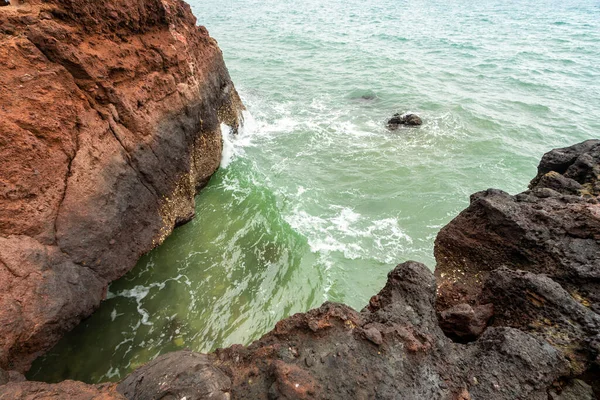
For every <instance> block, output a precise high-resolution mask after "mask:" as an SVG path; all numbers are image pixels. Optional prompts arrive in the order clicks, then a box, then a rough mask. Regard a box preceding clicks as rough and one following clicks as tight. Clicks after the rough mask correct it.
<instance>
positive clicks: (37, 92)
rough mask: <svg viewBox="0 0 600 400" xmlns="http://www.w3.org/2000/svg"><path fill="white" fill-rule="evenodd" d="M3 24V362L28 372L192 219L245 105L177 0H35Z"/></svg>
mask: <svg viewBox="0 0 600 400" xmlns="http://www.w3.org/2000/svg"><path fill="white" fill-rule="evenodd" d="M19 10H20V11H26V13H25V14H23V13H22V12H20V11H19ZM0 27H1V28H0V29H2V31H3V32H5V33H8V34H9V36H3V38H2V41H0V87H1V88H2V89H1V90H0V104H1V107H0V159H2V168H0V182H1V184H0V241H1V242H2V243H1V246H0V293H1V294H0V367H3V368H5V369H17V370H20V371H25V370H26V369H27V368H28V366H29V365H30V363H31V361H32V360H33V359H34V358H35V357H36V356H37V355H39V354H41V353H42V352H43V351H44V350H46V349H48V348H50V347H51V346H52V345H53V344H54V343H56V341H57V340H58V339H59V338H60V337H61V335H62V334H63V333H64V332H66V331H68V330H69V329H72V328H73V327H74V326H75V325H76V324H77V323H78V322H79V321H80V320H81V319H82V318H84V317H86V316H88V315H90V314H91V313H92V312H93V310H94V309H95V308H96V307H97V305H98V304H99V303H100V301H101V299H102V298H103V296H104V295H105V292H106V287H107V285H108V283H109V282H110V281H112V280H114V279H116V278H118V277H120V276H122V275H123V274H124V273H125V272H127V271H128V270H129V269H131V268H132V267H133V266H134V265H135V263H136V262H137V260H138V259H139V257H140V256H141V255H142V254H144V253H146V252H147V251H149V250H150V249H152V248H153V247H155V246H157V245H158V244H160V243H161V242H162V241H163V240H164V238H165V237H166V236H167V235H168V234H169V233H170V232H171V230H172V229H173V227H174V226H175V225H176V224H180V223H182V222H184V221H186V220H189V218H191V216H193V209H194V195H195V193H196V191H197V190H198V188H200V187H201V186H202V185H204V184H206V182H207V181H208V179H209V178H210V176H211V174H212V173H213V172H214V171H215V170H216V169H217V167H218V165H219V162H220V158H221V150H222V141H221V131H220V123H222V122H223V123H227V124H229V125H232V126H234V127H235V126H236V125H237V118H238V112H239V111H240V109H241V107H242V106H241V104H240V101H239V98H238V96H237V93H236V91H235V89H234V87H233V84H232V83H231V80H230V78H229V74H228V72H227V69H226V68H225V65H224V63H223V59H222V55H221V51H220V50H219V48H218V46H217V44H216V42H215V41H214V40H213V39H212V38H210V37H209V36H208V33H207V32H206V29H204V28H202V27H197V26H196V19H195V18H194V16H193V15H192V13H191V10H190V8H189V6H188V5H187V4H185V3H184V2H182V1H180V0H115V1H110V2H108V3H104V4H102V6H101V7H99V6H98V4H97V2H95V1H92V0H48V1H44V2H42V1H39V0H29V1H27V5H26V7H21V6H17V5H15V4H13V5H8V6H7V7H3V9H2V12H1V13H0Z"/></svg>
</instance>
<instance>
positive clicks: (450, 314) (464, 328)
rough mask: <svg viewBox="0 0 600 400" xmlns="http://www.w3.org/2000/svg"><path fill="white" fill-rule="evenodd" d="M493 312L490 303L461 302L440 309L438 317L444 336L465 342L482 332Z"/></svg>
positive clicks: (475, 337)
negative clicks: (473, 305) (473, 304)
mask: <svg viewBox="0 0 600 400" xmlns="http://www.w3.org/2000/svg"><path fill="white" fill-rule="evenodd" d="M493 314H494V307H493V306H492V305H491V304H484V305H480V306H475V307H472V306H471V305H469V304H465V303H462V304H458V305H456V306H454V307H451V308H449V309H447V310H444V311H442V312H441V313H440V314H439V316H438V317H439V318H438V319H439V323H440V327H441V328H442V330H443V331H444V333H445V334H446V336H448V337H449V338H451V339H453V340H455V341H458V342H463V343H466V342H470V341H472V340H475V339H477V338H478V337H479V335H481V334H482V333H483V331H484V330H485V328H486V327H487V323H488V320H489V319H490V318H491V317H492V315H493Z"/></svg>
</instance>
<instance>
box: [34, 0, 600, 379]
mask: <svg viewBox="0 0 600 400" xmlns="http://www.w3.org/2000/svg"><path fill="white" fill-rule="evenodd" d="M191 5H192V10H193V11H194V13H195V15H196V16H197V17H198V21H199V23H200V24H202V25H205V26H206V27H207V28H208V30H209V31H210V33H211V35H212V36H213V37H214V38H216V39H217V40H218V42H219V45H220V48H221V49H222V51H223V55H224V58H225V60H226V63H227V66H228V68H229V71H230V73H231V76H232V79H233V81H234V83H235V84H236V87H237V89H238V91H239V93H240V95H241V96H242V99H243V101H244V104H245V105H246V107H247V111H246V112H245V113H244V119H245V125H244V128H243V129H242V131H241V132H240V133H239V134H238V135H237V136H235V135H231V133H230V132H229V129H228V127H227V126H223V127H222V130H223V133H224V144H225V151H224V155H223V160H222V163H221V169H220V170H219V171H218V172H217V174H216V175H215V176H214V177H213V178H212V180H211V181H210V184H209V185H208V187H207V188H205V189H204V190H203V191H202V192H201V193H200V195H199V196H198V197H197V199H196V219H195V220H193V221H192V222H190V223H189V224H187V225H185V226H183V227H181V228H178V229H176V230H175V232H174V233H173V234H172V235H171V236H170V237H169V238H168V239H167V240H166V241H165V242H164V244H162V245H161V246H160V247H159V248H157V249H155V250H153V251H152V252H150V253H149V254H147V255H146V256H144V257H143V258H142V259H141V260H140V261H139V263H138V265H137V266H136V267H135V269H133V270H132V271H131V272H130V273H129V274H127V275H126V276H125V277H124V278H122V279H121V280H119V281H116V282H114V283H113V284H112V285H111V286H110V288H109V295H108V298H107V300H106V301H105V302H104V303H103V304H102V306H101V307H100V309H99V310H98V311H97V312H96V313H95V314H94V315H93V316H92V317H91V318H89V319H87V320H85V321H84V322H83V323H82V324H81V325H80V326H78V327H77V328H76V329H75V330H74V331H73V332H71V333H70V334H68V335H67V336H66V337H65V338H64V339H63V340H62V341H61V342H60V343H59V344H58V345H57V346H56V347H55V348H54V349H53V350H51V351H50V352H49V353H48V354H47V355H46V356H44V357H43V358H41V359H40V360H38V361H37V362H36V363H35V365H34V367H33V368H32V370H31V372H30V375H29V377H30V378H31V379H38V380H46V381H58V380H62V379H66V378H70V379H79V380H83V381H86V382H101V381H106V380H118V379H120V378H122V377H123V376H124V375H125V374H127V373H128V372H130V371H131V370H132V369H134V368H136V367H138V366H140V365H142V364H143V363H145V362H148V361H149V360H151V359H153V358H154V357H156V356H157V355H159V354H162V353H165V352H169V351H174V350H178V349H183V348H190V349H193V350H196V351H201V352H209V351H212V350H214V349H216V348H218V347H225V346H229V345H231V344H234V343H242V344H248V343H250V342H251V341H252V340H254V339H257V338H258V337H260V336H261V335H263V334H264V333H266V332H268V331H269V330H270V329H272V328H273V327H274V325H275V323H276V322H277V321H278V320H280V319H282V318H285V317H286V316H289V315H290V314H292V313H295V312H302V311H306V310H308V309H310V308H313V307H317V306H319V305H320V304H322V303H323V302H325V301H337V302H344V303H346V304H348V305H350V306H352V307H354V308H356V309H361V308H362V307H363V306H364V305H365V304H366V303H367V302H368V300H369V298H370V296H372V295H374V294H376V293H377V292H378V291H379V290H380V289H381V287H382V286H383V284H384V283H385V280H386V274H387V273H388V272H389V271H390V270H391V269H392V268H393V267H394V266H395V265H396V264H397V263H400V262H402V261H406V260H411V259H412V260H417V261H421V262H424V263H426V264H427V265H428V266H429V267H430V268H432V269H433V268H434V266H435V260H434V258H433V243H434V239H435V236H436V234H437V232H438V231H439V229H440V228H441V227H442V226H443V225H445V224H446V223H448V222H449V221H450V220H451V219H452V218H453V217H454V216H455V215H456V214H457V213H458V212H460V211H461V210H462V209H464V208H465V207H466V206H467V205H468V201H469V195H470V194H471V193H474V192H476V191H479V190H483V189H486V188H489V187H495V188H499V189H502V190H505V191H507V192H509V193H517V192H520V191H522V190H525V189H526V187H527V183H528V181H529V180H530V179H531V178H532V177H533V176H534V175H535V173H536V166H537V163H538V162H539V159H540V157H541V156H542V154H543V153H544V152H546V151H548V150H550V149H552V148H555V147H560V146H565V145H570V144H573V143H576V142H579V141H582V140H584V139H588V138H598V137H599V136H600V98H599V93H600V2H599V1H598V0H560V1H558V0H536V1H528V0H522V1H518V0H517V1H507V0H484V1H478V2H474V1H467V0H444V1H438V0H428V1H401V0H381V1H364V0H362V1H359V0H344V1H341V0H331V1H317V0H304V1H301V2H298V1H291V0H277V1H273V0H266V1H253V0H237V1H233V0H219V1H216V0H205V1H199V0H192V2H191ZM396 112H400V113H405V112H413V113H416V114H418V115H419V116H421V118H422V119H423V121H424V124H423V125H422V126H420V127H417V128H401V129H399V130H397V131H394V132H390V131H388V130H387V129H386V120H387V119H388V118H389V117H391V116H392V115H393V114H394V113H396Z"/></svg>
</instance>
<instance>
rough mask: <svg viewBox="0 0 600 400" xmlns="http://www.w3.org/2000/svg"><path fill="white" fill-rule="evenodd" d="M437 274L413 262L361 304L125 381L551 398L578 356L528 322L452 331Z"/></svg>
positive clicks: (224, 395)
mask: <svg viewBox="0 0 600 400" xmlns="http://www.w3.org/2000/svg"><path fill="white" fill-rule="evenodd" d="M435 290H436V285H435V280H434V277H433V275H432V274H431V272H430V271H429V269H428V268H427V267H426V266H424V265H423V264H419V263H415V262H407V263H404V264H401V265H399V266H398V267H396V269H394V270H393V271H392V272H391V273H390V274H389V276H388V281H387V284H386V286H385V287H384V288H383V290H382V291H381V292H380V293H379V294H378V295H377V296H375V297H374V298H373V299H372V300H371V302H370V304H369V306H368V307H366V308H365V309H364V310H363V311H362V312H360V313H358V312H356V311H354V310H352V309H350V308H348V307H346V306H344V305H341V304H332V303H326V304H324V305H323V306H322V307H320V308H319V309H316V310H311V311H309V312H308V313H306V314H296V315H294V316H292V317H290V318H288V319H286V320H283V321H281V322H279V323H278V324H277V326H276V327H275V329H274V330H273V331H272V332H270V333H269V334H267V335H266V336H264V337H263V338H262V339H260V340H259V341H257V342H255V343H253V344H252V345H250V346H248V347H243V346H233V347H231V348H228V349H225V350H219V351H217V352H216V353H213V354H210V355H200V354H196V353H193V352H189V351H183V352H176V353H171V354H167V355H165V356H162V357H159V358H157V359H156V360H154V361H152V362H150V363H149V364H147V365H146V366H144V367H142V368H140V369H138V370H137V371H135V372H134V373H133V374H131V375H130V376H129V377H127V378H126V379H125V380H124V381H123V382H121V384H120V385H119V386H118V390H119V391H120V392H121V393H123V394H124V395H125V397H127V398H128V399H160V398H163V396H167V395H172V396H174V397H175V398H184V397H185V398H186V399H207V398H214V399H228V398H235V399H273V398H286V399H310V398H319V399H321V398H322V399H374V398H382V399H392V398H404V399H425V398H431V399H470V398H473V399H517V398H522V399H544V400H545V399H547V398H548V394H547V392H546V390H547V388H548V387H550V386H551V385H552V383H553V382H554V381H556V380H557V379H558V378H559V377H561V376H562V375H564V374H565V373H567V371H568V363H567V362H566V360H565V359H564V358H563V357H562V355H561V354H560V352H558V351H557V350H555V349H554V348H552V347H551V346H549V345H548V344H547V343H545V342H544V341H542V340H540V339H537V338H535V337H534V336H532V335H529V334H527V333H524V332H521V331H520V330H517V329H513V328H506V327H498V328H490V329H488V330H487V331H486V332H485V333H484V335H483V336H482V337H481V338H480V339H479V340H478V341H477V342H475V343H473V344H470V345H463V344H456V343H453V342H452V341H451V340H450V339H448V338H446V337H445V336H444V334H443V332H442V331H441V329H440V328H439V326H438V324H437V319H436V315H435V309H434V305H435Z"/></svg>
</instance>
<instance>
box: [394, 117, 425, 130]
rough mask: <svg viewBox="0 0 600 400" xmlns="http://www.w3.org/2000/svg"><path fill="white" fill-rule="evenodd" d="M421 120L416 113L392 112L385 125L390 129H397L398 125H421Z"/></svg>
mask: <svg viewBox="0 0 600 400" xmlns="http://www.w3.org/2000/svg"><path fill="white" fill-rule="evenodd" d="M422 124H423V121H422V120H421V118H420V117H419V116H418V115H416V114H404V115H401V114H398V113H396V114H394V116H393V117H392V118H390V119H389V120H388V123H387V126H388V129H390V130H395V129H398V127H399V126H400V125H408V126H417V125H422Z"/></svg>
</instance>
